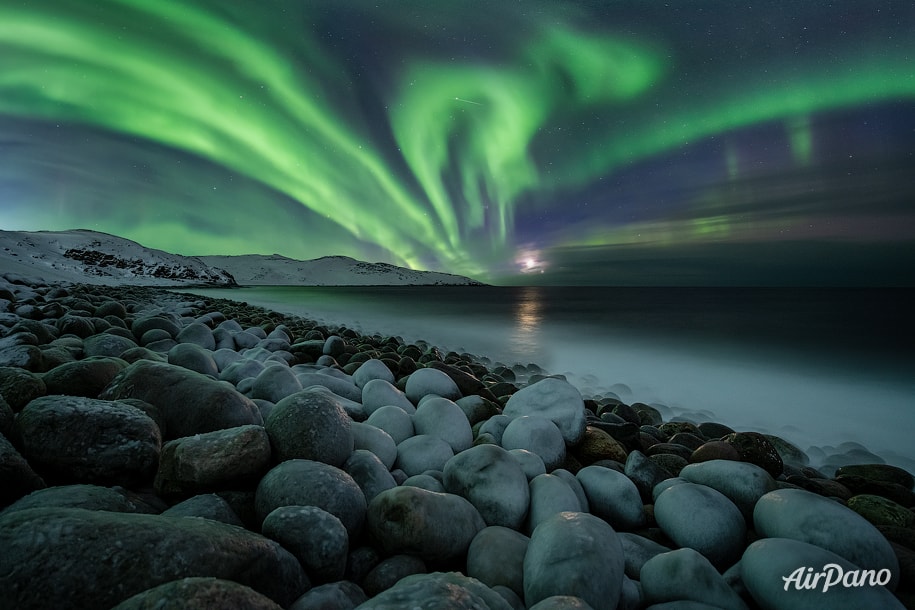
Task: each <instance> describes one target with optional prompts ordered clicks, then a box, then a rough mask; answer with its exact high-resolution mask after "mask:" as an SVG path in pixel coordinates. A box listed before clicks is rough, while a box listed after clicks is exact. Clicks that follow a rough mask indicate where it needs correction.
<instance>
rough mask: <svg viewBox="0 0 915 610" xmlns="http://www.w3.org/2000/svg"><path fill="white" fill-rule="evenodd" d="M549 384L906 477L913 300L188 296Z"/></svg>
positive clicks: (691, 294) (387, 290) (818, 295)
mask: <svg viewBox="0 0 915 610" xmlns="http://www.w3.org/2000/svg"><path fill="white" fill-rule="evenodd" d="M192 292H194V293H195V294H200V295H206V296H211V297H219V298H229V299H232V300H237V301H243V302H246V303H249V304H252V305H260V306H263V307H266V308H269V309H272V310H276V311H280V312H283V313H288V314H295V315H298V316H301V317H305V318H308V319H311V320H315V321H317V322H320V323H322V324H325V325H334V326H337V325H343V326H346V327H349V328H352V329H354V330H357V331H359V332H361V333H367V334H379V335H383V336H391V335H393V336H399V337H401V338H403V339H404V341H407V342H417V341H425V342H427V343H429V344H431V345H436V346H438V347H440V348H441V349H443V350H446V351H456V352H460V353H470V354H472V355H474V356H475V357H477V358H479V359H482V360H483V361H484V362H487V363H490V364H495V363H501V364H505V365H507V366H513V365H516V364H521V365H523V366H527V365H529V364H536V365H537V366H539V367H541V368H542V369H544V370H545V371H546V372H548V373H550V374H560V375H564V376H565V377H566V378H567V379H568V380H569V382H571V383H572V384H574V385H575V386H576V387H578V389H579V390H580V391H581V392H582V394H583V395H584V396H585V397H601V396H610V395H615V396H618V397H619V398H620V399H622V400H623V401H625V402H628V403H632V402H644V403H647V404H651V405H654V406H656V407H658V408H659V409H661V410H662V413H664V414H665V416H667V417H670V418H681V419H688V420H691V421H694V422H697V423H698V422H702V421H718V422H721V423H724V424H727V425H729V426H731V427H732V428H734V429H736V430H754V431H760V432H765V433H770V434H776V435H778V436H780V437H782V438H784V439H785V440H788V441H790V442H792V443H794V444H795V445H797V446H798V447H799V448H801V449H803V450H804V451H806V452H807V454H808V455H809V456H810V458H811V463H812V464H813V465H815V466H821V467H823V468H825V469H827V470H830V469H831V470H834V469H835V467H837V466H840V465H842V464H845V463H862V462H879V461H884V462H886V463H890V464H895V465H897V466H900V467H903V468H906V469H908V470H909V471H910V472H915V348H913V337H915V332H913V331H915V320H913V315H915V292H913V291H911V290H908V289H873V288H868V289H845V288H811V289H798V288H654V287H652V288H642V287H631V288H630V287H554V286H549V287H540V286H528V287H495V286H404V287H400V286H398V287H388V286H386V287H288V286H281V287H273V286H259V287H249V288H237V289H199V290H194V291H192Z"/></svg>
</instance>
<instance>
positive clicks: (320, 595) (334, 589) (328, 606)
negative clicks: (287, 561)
mask: <svg viewBox="0 0 915 610" xmlns="http://www.w3.org/2000/svg"><path fill="white" fill-rule="evenodd" d="M366 601H368V597H367V596H366V594H365V593H364V592H363V591H362V589H361V588H360V587H359V585H357V584H355V583H352V582H349V581H347V580H341V581H338V582H332V583H328V584H326V585H321V586H319V587H315V588H313V589H311V590H309V591H308V592H307V593H305V595H303V596H302V597H300V598H299V599H297V600H296V601H295V603H294V604H292V605H291V606H290V607H289V610H353V608H355V607H356V606H358V605H359V604H361V603H363V602H366Z"/></svg>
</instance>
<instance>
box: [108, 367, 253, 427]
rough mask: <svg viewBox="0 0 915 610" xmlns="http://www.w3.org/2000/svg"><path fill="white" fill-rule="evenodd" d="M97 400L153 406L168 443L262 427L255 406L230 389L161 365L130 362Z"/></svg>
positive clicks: (220, 383) (184, 370)
mask: <svg viewBox="0 0 915 610" xmlns="http://www.w3.org/2000/svg"><path fill="white" fill-rule="evenodd" d="M100 397H101V398H103V399H106V400H117V399H121V398H138V399H140V400H143V401H146V402H148V403H150V404H152V405H155V406H156V407H157V408H158V409H159V410H160V411H161V412H162V414H163V416H164V417H165V420H166V429H167V430H166V432H167V437H166V438H168V439H172V438H180V437H182V436H192V435H194V434H199V433H204V432H211V431H213V430H222V429H224V428H234V427H236V426H243V425H246V424H257V425H261V424H263V420H262V418H261V415H260V412H259V411H258V409H257V406H256V405H255V404H254V403H253V402H252V401H251V400H250V399H249V398H247V397H245V396H244V395H242V394H240V393H238V392H237V391H236V390H235V389H234V388H232V387H231V386H230V385H228V384H225V383H222V382H218V381H215V380H213V379H211V378H209V377H207V376H205V375H201V374H200V373H195V372H194V371H189V370H187V369H184V368H181V367H178V366H174V365H170V364H164V363H161V362H151V361H148V360H138V361H137V362H134V363H133V364H131V365H130V366H128V367H127V368H126V369H124V370H123V371H121V373H120V374H118V376H117V377H115V378H114V380H113V381H112V382H111V385H109V386H108V388H107V389H106V390H105V391H104V392H103V393H102V394H101V396H100Z"/></svg>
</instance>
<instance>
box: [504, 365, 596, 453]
mask: <svg viewBox="0 0 915 610" xmlns="http://www.w3.org/2000/svg"><path fill="white" fill-rule="evenodd" d="M502 413H503V414H504V415H506V416H508V417H511V418H516V417H522V416H527V415H536V416H540V417H545V418H546V419H549V420H551V421H552V422H553V423H554V424H556V427H557V428H559V431H560V432H561V433H562V438H563V439H564V440H565V442H566V444H568V445H575V444H576V443H578V442H579V441H580V440H581V438H582V436H584V433H585V425H586V421H585V406H584V401H583V400H582V398H581V394H580V393H579V391H578V390H577V389H576V388H575V386H573V385H572V384H570V383H568V382H567V381H563V380H561V379H555V378H551V377H548V378H546V379H543V380H541V381H539V382H537V383H534V384H531V385H529V386H527V387H525V388H523V389H521V390H519V391H518V392H516V393H514V394H512V397H511V398H509V399H508V402H507V403H506V404H505V408H504V409H503V411H502ZM521 448H522V449H524V448H525V447H521ZM535 453H536V452H535ZM541 457H543V456H541ZM544 462H546V460H544ZM548 469H549V468H548Z"/></svg>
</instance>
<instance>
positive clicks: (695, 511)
mask: <svg viewBox="0 0 915 610" xmlns="http://www.w3.org/2000/svg"><path fill="white" fill-rule="evenodd" d="M654 516H655V520H657V522H658V525H659V526H660V527H661V529H662V530H663V531H664V533H665V534H667V536H668V537H669V538H670V539H671V540H673V541H674V542H676V543H677V544H678V545H679V546H688V547H690V548H693V549H695V550H697V551H699V552H700V553H702V554H703V555H705V557H706V558H707V559H708V560H709V561H711V562H712V565H714V566H715V567H716V568H718V569H719V570H721V569H724V568H727V567H730V566H731V565H732V564H733V563H734V562H735V561H737V559H739V558H740V553H742V552H743V548H744V544H745V543H746V533H747V526H746V522H745V521H744V518H743V515H742V514H740V510H739V509H738V508H737V507H736V506H735V505H734V503H733V502H731V501H730V500H728V499H727V497H726V496H725V495H723V494H722V493H721V492H718V491H715V490H714V489H712V488H711V487H706V486H705V485H696V484H695V483H680V484H679V485H674V486H672V487H669V488H667V489H665V490H664V491H663V492H661V494H660V495H659V496H658V498H657V500H656V501H655V505H654Z"/></svg>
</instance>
